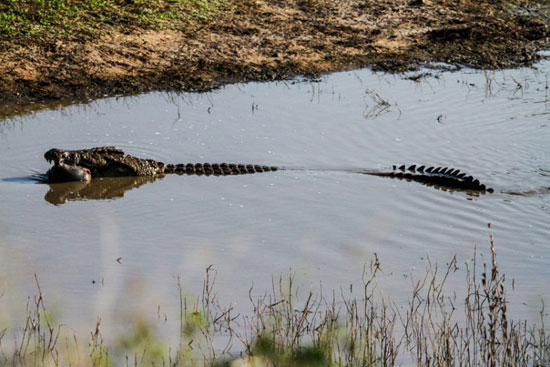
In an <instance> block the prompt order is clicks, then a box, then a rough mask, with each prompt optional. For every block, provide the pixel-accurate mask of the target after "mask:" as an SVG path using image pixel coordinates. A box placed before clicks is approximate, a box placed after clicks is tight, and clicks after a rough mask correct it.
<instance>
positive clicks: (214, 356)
mask: <svg viewBox="0 0 550 367" xmlns="http://www.w3.org/2000/svg"><path fill="white" fill-rule="evenodd" d="M477 258H478V256H477V255H475V254H474V256H473V258H472V259H471V260H470V261H468V262H467V263H466V273H467V276H466V294H463V295H457V294H456V290H454V291H453V290H449V289H448V286H446V281H447V280H448V278H449V277H450V276H451V275H452V274H453V273H454V272H456V271H457V269H458V268H457V262H456V259H453V260H452V261H451V262H450V263H449V264H448V265H447V266H446V268H444V269H440V268H439V267H438V266H437V265H435V266H432V267H431V268H429V269H428V270H427V272H426V274H425V276H424V277H423V278H421V279H417V280H415V281H413V282H412V284H413V288H412V292H411V295H410V297H409V301H408V305H406V306H405V307H399V306H398V305H396V304H394V303H393V302H392V300H390V299H387V298H386V297H384V296H383V295H382V293H381V292H380V289H379V288H378V286H377V276H378V275H379V274H380V272H381V267H380V264H379V262H378V259H375V260H374V261H373V262H372V263H371V264H370V267H369V268H368V269H367V270H366V271H365V272H364V274H363V286H362V287H360V290H359V293H353V290H352V289H351V288H350V291H349V292H344V291H343V290H340V291H339V292H334V291H333V292H332V293H329V294H328V295H327V294H326V293H323V291H322V290H321V291H320V292H313V291H310V292H309V293H307V294H306V295H305V298H301V299H300V298H299V297H298V295H299V292H298V289H297V287H296V285H295V283H294V276H293V275H292V274H290V275H289V276H288V278H286V279H283V278H281V279H280V280H279V282H278V283H276V282H274V285H273V293H272V294H270V295H265V296H263V297H260V298H257V299H253V298H252V297H251V298H250V301H251V303H252V304H251V306H252V310H251V314H248V315H244V316H243V315H240V314H235V311H234V309H233V306H229V307H224V306H222V305H220V303H219V301H218V299H217V297H216V293H215V291H214V288H213V287H214V283H215V273H214V272H213V271H212V270H210V269H207V272H206V274H207V275H206V280H205V282H204V286H203V293H202V296H201V297H199V298H197V299H195V300H191V301H190V300H188V299H186V298H184V297H183V296H182V292H181V286H180V300H179V302H180V319H179V330H180V340H179V343H178V344H177V345H176V346H175V347H173V348H171V347H170V346H168V343H166V342H165V341H163V340H162V338H160V337H159V336H158V335H157V334H156V331H155V328H154V327H153V326H152V325H150V324H148V323H147V322H146V321H143V320H139V321H136V323H135V324H134V329H133V331H132V332H130V333H129V334H128V335H125V336H122V337H120V338H118V340H116V341H114V342H112V341H109V338H108V336H104V335H102V333H101V331H100V330H101V321H100V320H99V319H98V321H97V325H96V326H95V327H94V329H93V330H92V331H91V333H90V337H89V340H88V345H82V344H79V342H78V340H77V338H76V337H75V336H74V335H72V334H71V330H70V329H68V328H67V327H65V326H61V324H58V323H56V322H54V320H53V317H52V315H51V314H50V313H48V312H47V309H46V306H45V302H44V295H43V294H42V291H41V289H40V286H39V284H38V280H37V286H38V295H37V296H36V297H35V298H34V302H32V303H30V304H28V305H27V317H26V320H25V323H24V325H21V326H20V327H19V328H18V329H14V328H12V329H11V330H0V365H2V366H40V367H42V366H43V367H46V366H48V367H50V366H76V367H78V366H90V367H107V366H119V365H120V366H124V365H125V366H130V365H132V366H174V367H176V366H219V367H221V366H228V367H229V366H231V367H241V366H242V367H244V366H255V367H268V366H285V367H293V366H295V367H298V366H300V367H308V366H311V367H313V366H348V367H353V366H397V365H409V364H410V365H418V366H426V367H430V366H460V367H473V366H480V367H481V366H484V367H486V366H490V367H500V366H508V367H515V366H537V367H542V366H548V364H549V363H550V335H548V334H547V331H546V328H545V325H544V310H543V311H542V312H541V323H540V324H538V325H528V324H527V323H526V322H525V321H521V320H517V319H514V318H512V316H511V314H510V312H509V311H508V301H507V295H506V292H507V288H508V287H506V283H505V277H504V275H502V274H501V273H500V270H499V268H498V265H497V263H496V254H495V249H494V243H493V240H492V238H491V261H490V263H489V264H482V265H481V266H480V265H479V264H477ZM14 341H15V342H14Z"/></svg>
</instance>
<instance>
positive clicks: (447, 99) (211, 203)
mask: <svg viewBox="0 0 550 367" xmlns="http://www.w3.org/2000/svg"><path fill="white" fill-rule="evenodd" d="M430 73H431V75H427V76H426V77H424V78H422V79H421V80H420V81H419V82H415V81H412V80H408V79H406V78H404V77H403V76H394V75H384V74H376V73H373V72H371V71H369V70H361V71H355V72H344V73H337V74H333V75H330V76H327V77H325V78H323V79H322V80H321V81H319V82H314V83H312V82H306V81H296V82H278V83H264V84H255V83H251V84H246V85H231V86H227V87H225V88H223V89H220V90H217V91H214V92H211V93H206V94H179V95H176V94H164V93H151V94H147V95H142V96H137V97H124V98H122V97H120V98H107V99H103V100H97V101H95V102H92V103H89V104H80V105H72V106H69V107H60V108H59V109H52V110H45V111H42V112H37V113H34V114H32V115H28V116H22V117H18V118H14V119H11V120H5V121H2V122H0V195H1V204H0V207H1V210H0V268H1V269H2V272H1V274H0V279H1V280H2V283H1V286H2V292H0V294H2V297H0V302H2V303H3V305H4V307H3V308H2V311H1V312H0V318H1V319H2V320H6V319H10V318H11V319H17V317H16V316H15V315H17V314H18V313H20V312H21V309H22V308H24V303H25V300H26V297H27V296H29V295H32V294H34V293H35V292H36V287H35V285H34V278H33V274H37V276H38V278H39V279H40V282H41V286H42V290H43V292H44V293H45V294H46V296H47V298H48V300H49V307H50V308H53V309H54V310H55V311H56V313H57V315H58V318H60V319H61V320H62V321H63V322H64V323H66V324H69V325H75V327H76V329H78V330H83V333H84V334H83V335H86V332H87V331H88V330H91V329H92V328H93V326H94V325H95V320H96V317H97V316H100V317H102V319H103V324H104V327H106V328H107V330H109V328H117V327H119V326H122V325H124V324H125V323H126V321H127V320H128V318H127V317H126V316H124V315H128V314H131V313H133V312H144V313H145V314H147V315H149V316H151V317H152V318H156V317H157V309H158V307H159V306H160V309H161V312H162V313H164V312H166V314H167V315H168V316H169V318H172V317H174V316H175V314H176V313H177V312H176V310H177V308H178V301H179V300H178V297H177V292H178V291H177V281H176V278H177V275H180V276H181V279H182V282H183V288H184V290H185V292H186V293H187V294H190V295H192V294H195V295H196V294H198V293H199V292H200V290H201V286H202V281H203V279H204V274H205V269H206V268H207V267H208V266H210V265H212V266H213V268H214V269H216V270H217V285H216V289H217V293H218V294H219V296H220V299H221V300H222V303H223V302H225V303H230V302H233V303H235V305H236V307H237V309H239V308H240V309H242V310H244V311H245V312H246V310H247V309H250V307H249V306H248V304H249V303H248V302H249V301H248V293H249V289H250V287H251V286H252V285H253V286H254V288H253V292H252V294H253V295H258V296H259V295H262V294H264V293H265V292H268V291H270V289H271V282H272V277H277V276H279V275H280V274H286V273H287V272H288V270H289V269H290V268H292V269H293V270H294V271H295V272H296V276H297V279H298V283H299V284H300V285H301V287H303V288H305V289H309V287H310V285H311V284H314V285H318V284H319V283H320V282H321V283H322V284H323V289H339V287H346V286H347V285H348V284H350V283H355V284H357V283H359V282H360V279H361V275H362V270H363V266H364V265H365V264H368V263H369V262H370V261H371V260H372V259H373V258H374V254H375V253H376V254H377V255H378V257H379V259H380V262H381V264H382V268H383V270H384V276H383V278H384V282H386V283H387V284H386V288H385V292H386V294H388V295H389V296H393V297H394V299H396V300H397V302H398V303H399V302H404V301H405V299H406V297H407V295H408V294H409V293H408V291H409V290H410V277H411V275H413V276H414V275H415V274H416V275H418V274H421V273H423V269H425V267H426V265H427V259H428V258H429V259H430V260H431V261H432V262H434V263H436V262H437V263H439V264H445V263H446V262H448V261H449V260H450V259H451V258H452V257H453V256H454V255H456V256H457V259H458V262H459V264H461V265H463V264H464V262H465V261H467V260H468V259H469V258H471V256H472V254H473V253H474V251H475V250H476V249H477V251H478V252H480V253H483V254H485V255H487V253H488V248H489V234H491V233H492V234H493V235H494V237H495V241H496V246H497V253H498V261H499V265H500V268H501V270H502V271H503V272H505V273H506V274H507V277H508V281H509V282H510V283H511V279H514V286H515V290H514V291H513V292H511V293H510V300H511V307H513V310H514V315H515V316H517V317H518V318H525V319H528V320H531V321H533V322H534V321H536V320H537V318H538V312H539V311H540V307H541V300H545V301H546V303H547V304H548V303H550V298H549V295H550V286H549V280H550V266H549V264H550V91H549V89H548V88H549V83H550V80H549V77H548V73H550V62H548V61H545V62H542V63H540V64H538V65H537V66H536V68H535V69H519V70H505V71H498V72H482V71H471V70H464V71H461V72H435V71H430ZM411 75H413V74H411ZM100 145H115V146H117V147H120V148H123V149H124V150H125V151H126V152H128V153H131V154H133V155H136V156H139V157H148V158H153V159H156V160H162V161H164V162H172V163H180V162H236V163H259V164H268V165H277V166H289V167H298V168H300V167H303V168H306V169H305V170H288V171H285V170H283V171H277V172H272V173H266V174H255V175H246V176H231V177H197V176H177V175H173V176H167V177H165V178H163V179H158V180H154V181H153V182H147V180H141V181H140V180H137V181H136V180H134V179H123V180H114V181H112V182H109V180H107V181H105V182H104V183H101V184H97V185H96V186H95V187H93V188H88V191H87V192H88V193H87V194H86V191H85V190H86V187H84V188H83V189H84V191H83V190H82V188H79V187H78V185H76V186H74V185H73V186H71V185H68V186H63V185H61V186H55V187H53V188H50V187H49V186H48V185H45V184H36V183H34V182H33V181H32V180H30V179H29V176H30V175H32V174H33V173H35V172H45V171H46V170H47V169H48V164H47V162H46V161H45V160H44V159H43V157H42V155H43V153H44V152H45V151H46V150H48V149H50V148H52V147H58V148H65V149H80V148H86V147H92V146H100ZM402 163H405V164H429V165H444V166H452V167H456V168H459V169H461V170H463V171H465V172H468V173H470V174H472V175H474V176H475V177H476V178H478V179H480V180H481V181H482V182H483V183H486V184H487V185H488V186H490V187H493V188H494V189H495V193H494V194H491V195H480V196H473V195H468V194H467V193H463V192H447V191H441V190H437V189H434V188H431V187H426V186H422V185H420V184H418V183H414V182H406V181H399V180H392V179H386V178H379V177H371V176H365V175H361V174H357V173H353V170H356V169H361V168H381V169H382V168H387V167H390V166H391V165H392V164H402ZM489 222H491V223H492V225H493V228H492V230H489V229H488V228H487V223H489ZM118 258H121V259H120V263H118V262H117V259H118ZM462 268H463V266H462ZM458 274H459V275H458V276H457V278H456V280H455V281H453V282H454V284H451V287H452V288H451V289H459V288H460V287H461V285H462V284H463V279H464V273H460V272H459V273H458ZM510 285H511V284H510ZM175 317H176V320H177V316H175ZM12 324H13V323H12ZM176 327H177V325H176Z"/></svg>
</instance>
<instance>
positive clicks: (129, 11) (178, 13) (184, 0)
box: [0, 0, 230, 40]
mask: <svg viewBox="0 0 550 367" xmlns="http://www.w3.org/2000/svg"><path fill="white" fill-rule="evenodd" d="M229 4H230V3H229V1H228V0H2V1H0V33H1V34H3V35H7V36H10V37H14V36H19V37H33V36H42V37H48V38H49V37H59V36H69V35H70V36H74V37H77V38H81V39H82V40H84V39H86V38H89V37H92V36H98V35H102V34H105V33H106V32H108V31H110V30H121V31H123V32H131V31H132V30H135V29H174V28H177V27H181V26H183V25H184V24H185V22H187V21H189V20H192V19H205V20H207V19H209V18H211V17H213V16H215V15H216V13H218V12H219V11H223V9H224V8H226V7H227V6H229Z"/></svg>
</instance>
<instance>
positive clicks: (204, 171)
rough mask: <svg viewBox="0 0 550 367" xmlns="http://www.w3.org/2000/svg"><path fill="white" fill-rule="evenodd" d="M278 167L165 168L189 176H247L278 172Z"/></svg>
mask: <svg viewBox="0 0 550 367" xmlns="http://www.w3.org/2000/svg"><path fill="white" fill-rule="evenodd" d="M276 170H277V167H273V166H260V165H257V164H254V165H253V164H246V165H245V164H234V163H220V164H218V163H212V164H210V163H195V164H193V163H187V164H183V163H182V164H167V165H166V166H165V167H164V173H176V174H180V175H183V174H187V175H206V176H210V175H215V176H228V175H246V174H252V173H260V172H271V171H276Z"/></svg>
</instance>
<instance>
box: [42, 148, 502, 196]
mask: <svg viewBox="0 0 550 367" xmlns="http://www.w3.org/2000/svg"><path fill="white" fill-rule="evenodd" d="M44 158H46V160H48V161H49V162H52V161H53V162H54V163H55V166H60V167H63V166H67V167H72V166H77V167H82V168H87V169H89V170H90V171H91V174H92V178H98V177H128V176H142V177H155V176H162V175H165V174H169V173H176V174H188V175H224V176H225V175H240V174H249V173H257V172H269V171H276V170H278V169H291V168H285V167H273V166H260V165H252V164H248V165H244V164H227V163H221V164H210V163H196V164H191V163H188V164H177V165H174V164H164V163H162V162H158V161H155V160H152V159H142V158H137V157H134V156H131V155H129V154H125V153H124V152H123V151H122V150H121V149H118V148H115V147H97V148H91V149H83V150H61V149H50V150H49V151H47V152H46V153H45V154H44ZM55 166H54V167H55ZM355 172H357V173H362V174H367V175H373V176H381V177H390V178H399V179H405V180H410V181H415V182H420V183H422V184H425V185H429V186H435V187H439V188H442V189H454V190H467V191H475V192H481V193H483V192H490V193H492V192H493V189H490V188H487V187H486V186H485V185H483V184H481V183H480V182H479V181H478V180H476V179H474V178H473V177H472V176H469V175H467V174H465V173H460V171H459V170H457V169H453V168H441V167H438V168H434V167H428V168H426V167H425V166H419V167H416V166H414V165H413V166H409V167H406V166H400V167H397V166H393V169H392V170H390V171H376V170H360V171H355ZM47 180H48V181H51V179H50V177H49V175H48V176H47Z"/></svg>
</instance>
